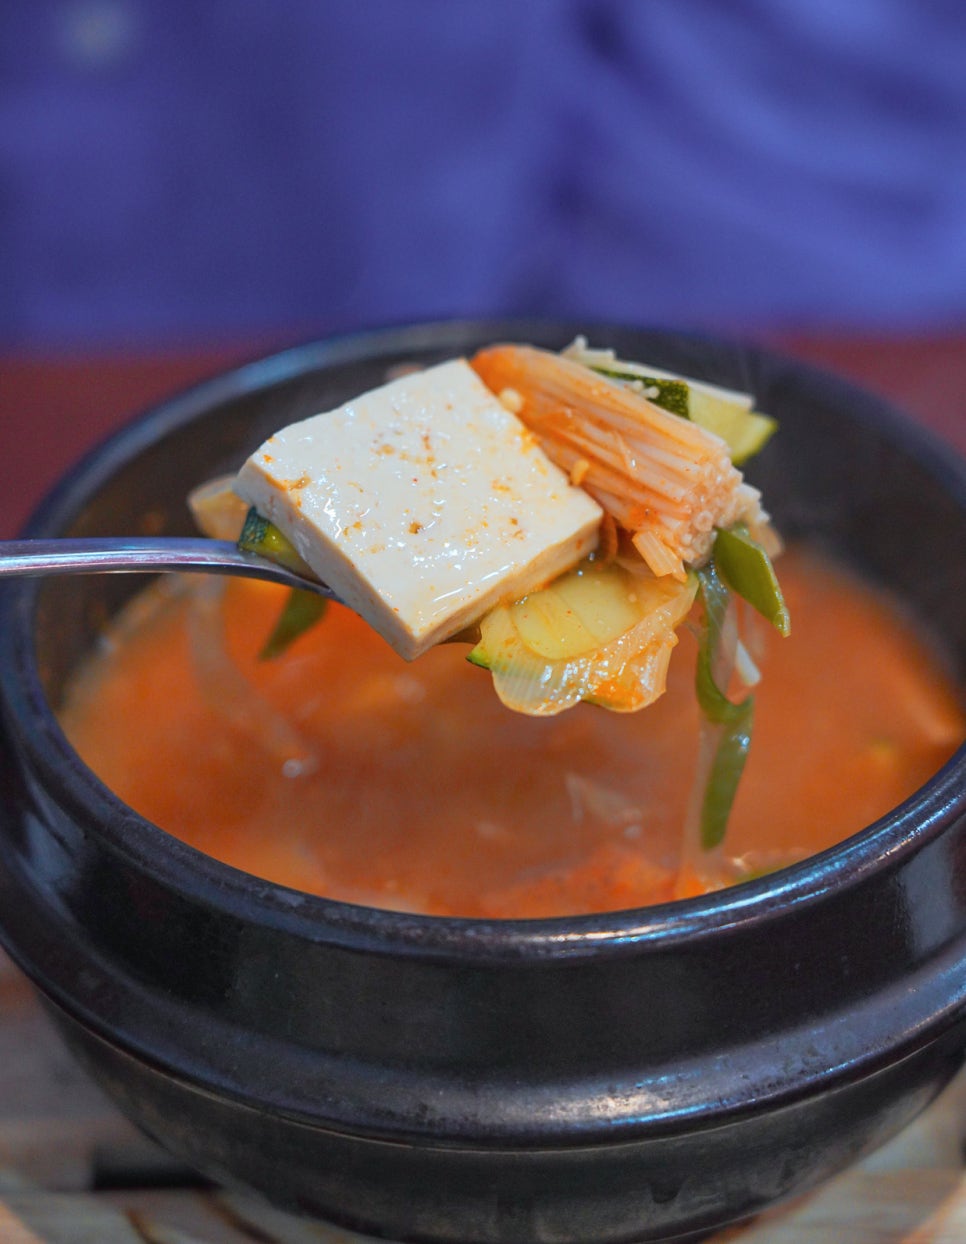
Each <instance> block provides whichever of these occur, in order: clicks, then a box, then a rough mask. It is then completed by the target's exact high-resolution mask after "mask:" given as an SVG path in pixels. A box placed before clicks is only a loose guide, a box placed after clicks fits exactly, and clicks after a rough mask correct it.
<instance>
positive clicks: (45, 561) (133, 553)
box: [0, 536, 340, 601]
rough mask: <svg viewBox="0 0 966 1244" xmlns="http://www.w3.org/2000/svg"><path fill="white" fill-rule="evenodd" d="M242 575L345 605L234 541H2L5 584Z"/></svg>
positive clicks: (322, 586)
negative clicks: (168, 574) (163, 574)
mask: <svg viewBox="0 0 966 1244" xmlns="http://www.w3.org/2000/svg"><path fill="white" fill-rule="evenodd" d="M162 570H170V571H193V572H196V573H202V574H236V575H242V576H243V577H245V578H249V579H268V580H270V581H271V582H273V583H283V584H285V585H286V586H287V587H298V588H304V589H305V591H308V592H317V593H318V594H319V595H320V596H325V597H328V599H329V600H335V601H339V600H340V597H338V596H337V595H336V594H335V592H333V591H332V589H331V588H330V587H328V586H327V585H326V584H325V583H320V582H319V581H318V580H317V579H309V578H306V577H305V576H304V575H300V574H297V573H296V572H295V571H294V570H287V569H286V568H285V567H284V566H280V565H278V563H277V562H273V561H269V560H268V558H267V557H259V556H258V554H257V553H245V552H243V551H242V550H241V549H239V548H238V547H237V545H235V544H233V543H232V542H231V541H230V540H209V539H207V538H206V537H201V536H157V537H155V536H151V537H144V538H142V537H130V538H129V537H126V536H96V537H92V538H89V539H87V538H85V539H70V538H64V539H56V540H0V579H2V578H5V577H6V576H7V575H48V574H104V573H107V574H124V573H128V574H131V573H135V572H141V573H154V572H155V571H162Z"/></svg>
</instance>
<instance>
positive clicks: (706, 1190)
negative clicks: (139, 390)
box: [0, 323, 966, 1244]
mask: <svg viewBox="0 0 966 1244" xmlns="http://www.w3.org/2000/svg"><path fill="white" fill-rule="evenodd" d="M574 331H575V330H574V328H573V326H568V325H563V326H560V325H545V324H544V325H540V324H529V323H527V324H505V323H500V324H449V325H436V326H422V327H416V328H409V329H404V330H393V331H386V332H377V333H374V334H369V335H360V336H353V337H346V338H341V339H337V340H334V341H330V342H326V343H322V344H318V345H309V346H305V347H302V348H298V349H295V350H292V351H289V352H287V353H284V354H281V355H279V356H277V357H275V358H271V359H267V360H265V361H263V362H259V363H255V364H253V365H252V366H249V367H244V368H242V369H240V370H238V371H236V372H233V373H232V374H230V375H227V376H224V377H221V378H219V379H216V380H213V381H212V382H210V383H208V384H205V385H202V386H201V387H199V388H197V389H194V390H193V391H191V392H189V393H187V394H186V395H184V396H181V397H179V398H176V399H175V400H173V401H171V402H169V403H167V404H166V405H165V406H163V407H161V408H160V409H158V410H156V411H154V412H153V413H152V414H150V415H148V416H147V417H146V418H144V419H141V420H140V421H138V422H136V423H134V424H132V425H131V426H130V427H129V428H127V429H126V430H125V431H122V432H121V433H120V434H119V435H118V436H116V437H115V438H114V439H113V440H111V441H109V442H108V443H107V444H106V445H104V446H103V447H102V448H100V449H99V450H97V451H96V452H95V453H94V454H93V455H92V456H90V457H89V458H88V459H87V460H86V461H85V462H83V463H82V464H81V465H80V466H79V467H78V468H77V469H76V470H75V471H74V472H73V474H72V475H71V476H70V477H69V478H68V479H67V480H66V481H65V482H64V483H63V484H62V485H61V487H60V488H59V489H58V490H57V491H56V492H55V493H54V494H53V495H52V496H51V497H50V498H49V499H48V501H47V502H46V504H45V505H44V506H43V507H42V509H41V510H40V512H39V513H38V514H37V515H36V517H35V518H34V520H33V522H32V524H31V527H30V533H31V534H33V535H37V536H40V535H52V534H58V533H70V534H75V535H86V534H92V533H96V532H101V533H106V532H113V533H127V534H130V533H134V532H138V531H139V530H142V529H144V528H145V527H146V526H150V528H151V529H152V530H156V529H157V528H158V527H159V526H161V527H163V529H164V530H166V531H168V532H171V533H175V532H188V531H189V530H190V520H189V518H188V516H187V513H186V510H185V506H184V501H183V498H184V496H185V494H186V493H187V491H188V490H189V488H191V487H192V486H193V485H194V484H197V483H199V482H200V481H201V480H203V479H205V478H207V477H208V476H210V475H213V474H216V473H218V472H221V471H224V470H226V469H231V468H233V467H235V466H237V465H238V464H239V463H240V461H241V460H242V459H243V458H244V457H245V455H246V454H247V453H248V452H250V451H251V450H252V449H253V448H254V447H255V446H256V444H257V443H258V442H260V441H261V439H262V438H263V437H264V436H265V435H267V434H268V433H269V432H270V431H271V430H272V429H273V428H275V427H276V426H277V425H279V424H280V423H284V422H287V421H289V420H291V419H293V418H295V417H301V416H305V415H308V414H309V413H312V412H315V411H316V410H318V409H324V408H325V407H327V406H332V405H335V404H337V403H339V402H341V401H343V400H344V399H346V398H348V397H349V396H350V395H352V394H354V393H356V392H358V391H361V390H363V389H365V388H368V387H371V386H373V385H374V384H376V383H378V382H380V381H381V380H382V378H383V376H384V374H385V371H386V369H387V367H389V366H392V365H394V364H397V363H400V362H405V361H409V360H415V361H419V362H424V361H435V360H438V359H441V358H444V357H448V356H451V355H454V354H457V353H459V352H462V351H470V350H472V349H473V348H474V347H476V346H477V345H479V344H483V343H486V342H488V341H492V340H495V339H500V338H504V339H517V340H521V339H522V340H530V341H535V342H538V343H543V344H546V345H551V346H558V345H562V344H564V343H565V342H566V341H567V340H568V339H569V338H570V337H571V336H573V335H574ZM592 337H593V340H594V341H595V342H599V343H601V344H604V343H607V344H613V345H614V346H616V347H617V349H618V350H619V351H620V352H621V353H623V354H625V355H626V356H628V357H643V358H647V359H649V360H650V361H652V362H654V363H655V364H656V365H662V364H663V365H665V366H667V367H670V368H673V369H675V370H680V371H684V372H686V373H690V374H693V375H698V376H704V377H707V378H709V379H714V380H717V381H720V382H722V383H724V384H728V385H732V386H737V387H746V388H749V389H750V390H751V391H752V392H754V393H756V394H757V395H758V399H759V404H760V406H761V407H762V408H763V409H766V410H769V411H771V412H773V413H774V414H776V415H778V416H779V418H780V419H781V421H782V428H781V433H780V435H779V436H778V437H777V438H776V439H775V440H774V441H773V442H772V444H771V445H769V447H768V448H767V449H766V450H765V452H764V453H763V454H762V455H761V457H760V459H759V460H757V462H756V463H754V464H753V465H754V470H753V471H752V472H751V476H752V478H753V480H754V481H755V482H757V483H758V484H760V485H761V486H762V487H763V488H764V489H765V493H766V497H767V499H768V504H769V508H770V509H771V510H772V511H773V512H774V514H775V516H776V518H777V520H778V522H779V524H780V525H781V527H782V528H783V529H784V530H785V531H786V532H787V533H788V534H789V535H797V534H799V533H802V532H808V533H811V535H812V536H813V537H814V538H815V539H816V540H819V541H821V542H822V543H825V544H827V545H830V546H833V547H834V548H835V549H836V550H838V551H839V552H841V553H844V554H845V556H847V557H848V558H849V559H850V560H851V561H852V562H854V563H855V564H856V565H858V566H859V567H861V568H862V569H863V570H864V571H865V572H866V574H868V575H869V576H871V577H872V578H874V579H877V580H880V581H882V582H885V583H887V584H889V585H891V586H892V587H893V588H894V589H895V590H897V591H898V592H900V593H901V594H902V595H903V596H904V597H905V598H906V599H908V601H909V602H910V603H911V604H912V605H913V606H914V607H916V608H918V609H919V610H920V611H922V612H923V613H924V614H925V615H926V616H928V617H929V618H930V619H931V622H932V625H933V626H934V628H935V630H936V631H937V633H938V634H939V635H940V637H941V639H942V641H943V642H944V644H945V645H946V647H947V649H948V651H949V654H950V661H951V665H952V670H951V672H952V675H953V677H955V678H957V679H958V680H959V681H960V682H963V681H966V597H964V593H963V590H962V589H963V584H962V573H963V567H964V566H966V470H964V466H963V464H962V463H961V462H957V461H956V460H955V458H954V456H953V455H952V454H951V453H950V452H949V451H948V450H946V449H943V448H940V447H939V446H938V445H937V444H936V443H934V442H933V441H931V440H930V439H929V438H928V437H927V436H925V435H924V434H923V433H922V432H921V431H919V430H917V429H915V428H914V427H912V426H911V425H909V424H907V423H905V422H904V421H903V420H902V419H901V418H899V417H897V416H896V415H895V414H894V413H892V412H891V411H890V410H888V409H886V408H885V407H884V406H883V404H882V403H881V402H879V401H877V400H875V399H873V398H871V397H869V396H867V395H864V394H863V393H861V392H858V391H856V390H855V389H853V388H851V387H848V386H847V385H844V384H842V383H840V382H839V381H837V380H833V379H831V378H829V377H827V376H825V375H822V374H820V373H817V372H815V371H812V370H810V369H808V368H805V367H802V366H800V365H798V364H795V363H792V362H789V361H787V360H784V359H781V358H776V357H774V356H772V355H770V354H767V353H764V352H760V351H757V350H746V349H743V348H738V347H733V346H730V345H726V344H721V343H714V342H708V341H706V340H703V339H697V338H692V337H682V336H678V335H671V334H667V333H660V332H637V331H631V330H626V329H625V330H603V329H602V330H599V331H595V332H593V333H592ZM136 586H138V584H137V582H136V581H135V580H132V579H130V578H127V577H118V576H115V577H99V578H90V579H86V580H80V579H69V580H68V579H62V580H60V581H48V582H46V583H44V584H43V586H41V585H40V584H39V581H36V580H31V581H28V580H23V581H20V582H18V583H15V584H13V585H12V586H7V587H6V588H5V589H4V591H3V592H2V610H3V613H2V625H0V690H2V713H3V717H2V720H3V731H4V733H3V738H2V747H0V755H2V772H3V781H4V784H5V790H6V792H7V793H6V797H5V799H4V801H3V805H2V813H0V818H2V819H0V927H2V937H3V942H4V944H5V946H6V947H7V948H8V950H9V952H10V954H12V955H13V957H14V958H15V959H16V961H17V962H18V963H19V964H20V965H21V967H22V968H23V969H24V970H25V971H26V972H27V973H28V974H29V976H30V977H31V978H32V979H33V980H34V982H35V983H36V985H37V987H38V989H39V990H40V991H41V993H42V995H43V996H44V997H45V999H46V1000H47V1002H48V1005H49V1007H50V1009H51V1012H52V1013H53V1015H54V1016H55V1018H56V1019H57V1021H58V1023H59V1025H60V1027H61V1029H62V1030H63V1032H64V1033H65V1035H66V1037H67V1040H68V1041H69V1042H70V1044H71V1045H72V1046H73V1048H74V1049H75V1050H76V1051H77V1053H78V1054H79V1056H80V1057H81V1058H82V1060H83V1061H84V1062H85V1063H86V1065H87V1066H88V1067H89V1068H90V1069H91V1071H92V1072H93V1073H94V1075H95V1076H96V1078H97V1079H98V1080H99V1081H100V1082H101V1083H102V1084H103V1085H105V1086H106V1087H107V1089H108V1090H109V1091H110V1093H111V1094H112V1095H113V1096H114V1098H115V1099H116V1100H117V1101H118V1102H119V1103H120V1104H121V1106H122V1107H123V1108H124V1109H125V1110H126V1111H127V1112H128V1114H130V1116H131V1117H132V1118H133V1119H135V1120H136V1121H137V1122H138V1123H140V1124H141V1125H142V1126H143V1127H144V1128H145V1129H146V1130H147V1131H148V1132H149V1133H151V1134H152V1135H153V1136H155V1137H157V1138H158V1139H159V1140H160V1141H161V1142H162V1143H163V1144H165V1145H166V1146H168V1147H169V1148H170V1149H171V1150H172V1151H173V1152H174V1153H176V1154H178V1155H180V1156H181V1157H182V1158H184V1159H185V1160H187V1161H188V1162H189V1163H191V1164H193V1165H195V1166H197V1167H198V1168H199V1169H200V1170H202V1171H204V1172H207V1173H208V1174H209V1175H211V1176H213V1177H214V1178H215V1179H217V1180H223V1181H226V1182H229V1183H234V1184H240V1185H245V1186H248V1187H251V1188H255V1189H258V1190H260V1191H262V1192H264V1193H265V1194H266V1195H268V1196H269V1197H270V1198H272V1199H273V1200H275V1201H276V1202H278V1203H280V1204H282V1205H286V1206H289V1207H294V1208H296V1209H299V1210H302V1211H305V1212H307V1213H310V1214H315V1215H319V1216H322V1217H326V1218H329V1219H332V1220H336V1221H338V1222H341V1223H345V1224H348V1225H351V1226H355V1227H358V1228H362V1229H364V1230H367V1231H371V1232H377V1233H382V1234H385V1235H388V1236H394V1237H397V1238H399V1239H405V1240H427V1241H447V1242H453V1241H473V1242H479V1244H497V1242H499V1244H511V1242H512V1244H527V1242H528V1241H558V1242H570V1244H575V1242H578V1241H585V1242H587V1244H609V1242H612V1241H636V1240H656V1239H659V1238H670V1237H672V1236H675V1235H683V1234H685V1233H688V1232H699V1231H703V1230H708V1229H711V1228H713V1227H715V1226H717V1225H720V1224H722V1223H724V1222H726V1221H729V1220H732V1219H735V1218H738V1217H740V1216H743V1215H747V1214H751V1213H753V1212H754V1211H756V1210H758V1209H759V1208H761V1207H762V1206H765V1205H767V1204H769V1203H772V1202H774V1201H775V1200H777V1199H779V1198H781V1197H784V1196H787V1195H789V1194H791V1193H797V1192H801V1191H802V1190H803V1189H805V1188H807V1187H809V1186H810V1185H813V1184H814V1183H816V1182H817V1181H818V1180H820V1179H822V1178H824V1177H825V1176H827V1175H830V1174H832V1173H833V1172H835V1171H837V1170H839V1169H840V1168H841V1167H842V1166H844V1165H845V1164H846V1163H847V1162H849V1161H851V1160H852V1159H854V1158H855V1157H857V1156H858V1155H859V1154H861V1153H863V1152H865V1151H866V1150H868V1149H869V1148H870V1147H872V1146H874V1145H876V1144H878V1143H879V1142H881V1141H883V1140H884V1139H886V1138H887V1137H888V1136H890V1135H892V1134H893V1133H894V1132H896V1131H897V1130H898V1129H899V1128H900V1127H902V1126H903V1125H904V1124H905V1123H906V1122H907V1121H908V1120H909V1119H911V1118H912V1117H913V1116H914V1115H915V1114H916V1113H917V1112H918V1111H919V1110H920V1109H922V1107H923V1106H924V1105H925V1104H926V1103H927V1102H928V1101H929V1100H930V1099H931V1098H932V1097H933V1096H934V1095H935V1093H936V1092H937V1091H938V1090H939V1089H940V1088H941V1087H942V1086H943V1085H944V1084H945V1083H946V1081H947V1080H948V1079H949V1077H950V1076H951V1075H952V1074H953V1073H954V1072H955V1071H956V1069H957V1068H958V1067H959V1066H960V1064H961V1063H962V1061H963V1052H964V1039H966V962H964V960H966V751H963V750H961V751H960V753H959V755H958V756H957V757H956V758H955V759H954V760H953V761H951V762H950V763H949V764H948V765H947V766H946V767H945V768H944V769H943V770H942V771H941V772H939V773H937V774H936V775H935V777H934V778H933V779H932V780H931V781H930V782H929V783H927V785H926V786H924V787H923V788H922V789H921V790H920V791H918V792H917V793H916V794H915V795H914V796H913V797H912V798H911V799H909V800H908V801H907V802H906V803H904V804H903V805H902V806H901V807H899V808H897V809H896V810H895V811H894V812H892V813H891V814H890V815H889V816H887V817H884V818H883V819H882V820H880V821H879V822H877V823H876V824H875V825H872V826H870V827H869V828H868V829H867V830H865V831H864V832H862V833H861V834H858V835H856V836H855V837H853V838H851V839H849V840H848V841H847V842H844V843H843V844H842V845H841V846H839V847H837V848H836V849H834V850H831V851H827V852H825V853H824V854H822V855H819V856H816V857H814V858H812V859H810V860H808V861H807V862H805V863H803V864H801V865H800V866H796V867H794V868H789V869H787V870H785V871H783V872H780V873H778V874H776V875H774V876H772V877H769V878H766V879H764V880H760V881H756V882H753V883H750V884H746V885H742V886H739V887H736V888H735V889H733V890H730V891H727V892H724V893H720V894H715V895H712V896H710V897H706V898H701V899H696V900H691V901H688V902H684V903H680V904H675V905H668V906H662V907H654V908H649V909H644V910H638V911H629V912H623V913H617V914H608V915H600V916H588V917H580V918H574V919H553V920H540V921H532V922H524V921H520V922H516V921H506V922H499V921H493V922H485V921H471V920H455V919H439V918H424V917H419V916H413V915H402V914H393V913H389V912H384V911H376V910H370V909H367V908H363V907H355V906H350V905H346V904H340V903H334V902H328V901H325V900H323V899H320V898H314V897H310V896H307V895H304V894H300V893H297V892H295V891H292V890H287V889H284V888H281V887H279V886H276V885H270V884H268V883H266V882H263V881H259V880H256V879H255V878H253V877H251V876H248V875H245V874H243V873H240V872H237V871H235V870H233V869H231V868H229V867H226V866H224V865H222V864H219V863H216V862H214V861H212V860H210V859H208V858H206V857H204V856H202V855H200V854H199V853H198V852H196V851H194V850H192V849H190V848H188V847H186V846H184V845H182V844H181V843H179V842H177V841H175V840H174V839H172V838H170V837H169V836H168V835H166V834H165V833H163V832H162V831H161V830H160V829H158V828H157V827H155V826H154V825H152V824H150V823H148V822H146V821H145V820H143V819H142V818H141V817H139V816H138V815H137V814H136V813H134V812H133V811H131V809H129V808H127V807H126V806H125V805H124V804H122V803H121V802H119V801H118V800H117V799H116V798H114V797H113V796H112V795H111V793H110V792H109V791H108V790H106V789H105V788H104V787H103V786H102V785H101V784H100V783H99V781H98V779H97V777H96V776H95V775H94V774H93V773H91V772H89V771H88V770H87V769H86V768H85V766H84V765H83V764H82V763H81V762H80V761H79V759H78V758H77V756H76V755H75V754H74V753H73V752H72V750H71V748H70V747H69V746H68V744H67V742H66V741H65V739H64V737H63V735H62V734H61V732H60V730H59V728H58V725H57V722H56V720H55V717H54V715H53V709H54V708H56V706H57V703H58V699H59V697H60V695H61V691H62V687H63V684H64V680H65V678H66V677H67V676H68V674H69V673H70V671H71V669H72V668H73V667H74V665H75V664H76V662H77V661H78V660H79V659H80V658H81V657H82V655H83V654H84V652H85V651H86V650H87V649H88V648H89V647H90V645H91V644H92V643H93V642H94V641H95V639H96V636H97V634H98V632H99V630H100V628H101V626H102V624H103V621H104V619H105V617H106V616H107V615H108V614H110V613H111V612H112V611H113V610H115V609H116V608H117V607H118V605H119V604H120V603H121V602H122V601H123V600H124V599H126V598H127V597H128V596H129V595H130V593H131V592H132V591H133V590H134V589H135V587H136ZM146 711H149V710H148V709H146ZM132 728H136V723H132ZM816 780H817V781H820V780H821V775H820V774H816Z"/></svg>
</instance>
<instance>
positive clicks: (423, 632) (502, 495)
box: [235, 359, 602, 660]
mask: <svg viewBox="0 0 966 1244" xmlns="http://www.w3.org/2000/svg"><path fill="white" fill-rule="evenodd" d="M235 490H236V492H238V493H239V495H240V496H241V497H242V498H243V499H244V500H246V501H248V502H249V504H251V505H254V506H255V507H256V509H257V510H258V511H259V513H260V514H262V515H263V516H264V517H265V518H267V519H269V520H270V521H271V522H273V523H274V524H275V525H276V526H277V527H278V528H280V530H281V531H282V532H284V534H285V535H286V536H288V538H289V539H290V540H291V541H292V543H293V544H294V545H295V547H296V548H297V549H298V551H299V553H300V554H301V555H302V557H303V558H304V559H305V561H306V562H308V564H309V565H310V566H311V567H312V569H313V570H314V571H315V573H316V574H317V575H318V576H319V578H320V579H322V580H323V581H324V582H325V583H328V584H329V586H330V587H332V588H333V589H334V590H335V591H336V592H337V593H338V594H339V595H340V596H341V597H342V598H343V600H345V602H346V603H347V604H348V605H349V606H350V607H351V608H352V609H354V610H355V611H356V612H357V613H359V614H361V616H362V617H363V618H365V619H366V621H367V622H368V623H369V624H370V625H371V626H372V627H374V629H375V630H377V631H378V632H379V633H380V634H381V635H382V636H383V637H384V638H385V639H387V640H388V641H389V643H390V644H391V645H392V646H393V647H394V648H395V649H396V651H397V652H399V653H400V654H401V655H402V656H404V657H405V658H407V660H411V659H412V658H413V657H416V656H418V655H419V654H420V653H422V652H424V651H425V650H426V649H427V648H429V647H431V646H432V645H433V644H435V643H438V642H440V640H443V639H446V638H448V637H449V636H451V635H455V634H456V633H457V632H459V631H461V630H462V629H463V628H464V627H465V626H467V625H469V624H470V623H471V622H473V621H475V620H476V619H477V618H479V617H480V616H481V615H482V614H483V613H485V612H486V611H487V610H488V609H489V608H491V607H492V606H493V605H495V604H497V603H498V602H499V601H501V600H505V599H515V598H517V597H519V596H523V595H525V594H526V593H527V592H528V591H532V590H533V589H535V588H537V587H540V586H542V585H543V584H544V583H546V582H547V581H548V580H550V579H552V578H553V577H554V576H556V575H558V574H560V573H562V572H563V571H564V570H566V569H568V568H569V567H570V566H573V565H575V564H576V563H577V562H578V561H579V560H580V559H581V558H582V557H584V556H586V555H587V554H588V553H589V552H591V551H592V550H593V549H594V547H595V546H596V543H597V531H598V527H599V524H600V519H601V514H602V511H601V509H600V507H599V506H598V505H597V503H596V502H595V501H594V500H593V499H592V498H591V497H589V496H588V495H587V493H585V492H583V491H582V490H581V489H579V488H575V487H573V486H572V485H571V484H570V481H569V480H568V478H567V476H566V475H565V474H564V473H563V472H562V471H561V470H560V469H559V468H558V467H556V466H555V465H554V464H553V463H552V462H551V461H550V459H549V458H547V456H546V455H545V454H544V452H543V450H542V449H540V447H539V445H538V444H537V443H536V441H535V439H534V437H533V436H532V434H531V433H530V432H529V431H528V430H527V429H526V428H525V427H524V425H523V424H522V423H521V422H520V420H519V419H517V418H516V416H515V415H512V414H511V413H510V412H509V411H508V410H506V409H505V408H504V407H503V406H502V405H501V404H500V402H499V400H498V399H497V398H496V396H495V395H494V394H493V393H491V392H490V390H489V389H488V388H487V387H486V385H484V383H483V382H482V380H480V378H479V377H478V376H477V374H476V372H474V371H473V369H472V368H471V367H470V366H469V364H468V363H467V362H466V361H465V360H463V359H455V360H453V361H451V362H448V363H443V364H441V365H440V366H438V367H432V368H430V369H428V370H426V371H422V372H416V373H413V374H411V375H407V376H403V377H402V378H400V379H398V380H393V381H392V382H390V383H389V384H386V385H383V386H382V387H381V388H379V389H374V390H372V391H371V392H369V393H365V394H363V395H362V396H361V397H358V398H356V399H354V400H353V401H351V402H347V403H346V404H345V405H344V406H340V407H339V408H338V409H337V410H334V411H331V412H328V413H326V414H320V415H315V416H313V417H312V418H310V419H306V420H305V421H304V422H302V423H295V424H292V425H290V426H289V427H286V428H284V429H282V430H281V431H280V432H277V433H276V434H275V435H274V436H272V437H270V438H269V439H268V440H267V441H266V442H265V444H264V445H262V446H261V448H260V449H258V450H257V451H256V452H255V453H254V454H253V455H252V456H251V457H250V458H249V459H248V461H247V462H246V463H245V465H244V466H243V467H242V469H241V472H240V473H239V475H238V478H237V480H236V481H235Z"/></svg>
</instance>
